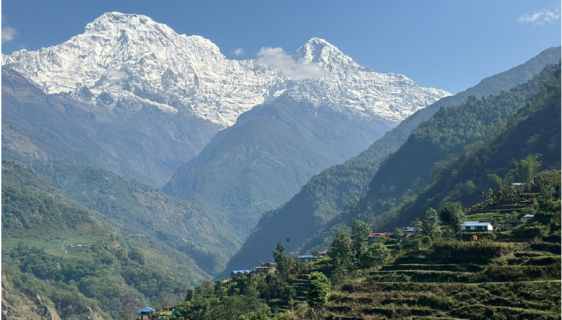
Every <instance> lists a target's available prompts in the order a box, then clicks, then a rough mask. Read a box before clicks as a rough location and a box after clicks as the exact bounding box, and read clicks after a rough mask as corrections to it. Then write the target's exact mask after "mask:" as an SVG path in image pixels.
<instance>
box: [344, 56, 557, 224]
mask: <svg viewBox="0 0 562 320" xmlns="http://www.w3.org/2000/svg"><path fill="white" fill-rule="evenodd" d="M560 108H561V105H560V68H559V65H558V68H557V70H555V71H554V72H553V73H552V76H551V79H550V81H549V82H547V83H546V84H545V85H544V86H543V87H542V88H540V90H539V92H538V93H537V94H536V95H535V96H533V98H532V99H531V100H530V101H529V102H528V103H527V104H526V106H525V107H523V108H521V109H520V110H519V111H518V112H517V114H516V115H514V116H512V117H511V118H510V119H508V121H507V122H506V123H505V124H504V123H498V124H497V125H496V126H495V127H494V129H493V130H491V131H490V133H489V135H488V136H486V137H483V139H481V140H479V141H475V142H473V143H472V144H471V145H470V146H468V147H466V148H465V150H464V152H463V153H462V154H461V155H460V157H458V158H457V159H453V160H451V161H449V162H448V163H437V164H436V165H435V167H434V168H433V169H432V170H433V172H434V175H433V176H432V180H431V181H430V182H429V184H428V185H427V186H426V187H425V188H424V189H423V190H422V192H421V193H420V194H419V195H417V196H416V197H413V198H411V199H408V200H406V201H404V204H403V205H402V206H401V207H400V208H399V209H398V210H390V211H387V212H385V213H384V214H382V215H380V216H377V211H376V210H373V209H372V208H374V205H373V204H374V203H375V202H377V201H378V199H377V198H376V196H375V195H374V194H373V193H370V192H369V193H367V195H366V197H365V198H364V199H363V200H362V202H361V203H360V204H359V206H357V207H356V208H354V210H352V211H351V213H350V214H351V215H355V214H356V215H357V216H359V217H364V218H366V219H367V220H369V221H370V223H371V225H372V226H373V227H374V228H377V229H381V228H383V229H387V228H388V229H390V228H393V227H395V226H401V225H403V224H405V223H408V221H412V220H413V218H415V217H416V216H418V215H419V213H420V212H423V211H424V210H425V209H427V208H428V207H440V206H442V205H443V204H444V203H445V202H452V201H460V202H461V203H463V204H464V205H465V206H470V205H473V204H475V203H476V202H478V200H481V199H482V192H483V191H486V190H488V189H490V188H496V187H498V184H501V183H503V181H504V180H505V179H506V178H507V180H505V181H509V176H508V177H506V175H507V174H508V173H510V172H511V174H513V172H514V171H512V170H515V172H517V169H519V168H518V167H517V166H516V165H515V164H514V163H513V160H516V161H520V160H522V159H524V158H527V157H528V156H533V155H537V158H538V159H537V161H539V164H540V166H539V167H538V168H535V170H537V171H538V170H548V169H557V170H559V169H560V154H561V149H560V122H561V118H560ZM491 175H492V176H491ZM493 175H495V176H493ZM495 177H499V178H501V179H502V181H499V180H498V179H496V178H495ZM513 178H514V179H515V180H517V181H521V180H522V179H521V176H519V175H517V176H514V177H513ZM522 182H525V181H522ZM367 217H369V218H367Z"/></svg>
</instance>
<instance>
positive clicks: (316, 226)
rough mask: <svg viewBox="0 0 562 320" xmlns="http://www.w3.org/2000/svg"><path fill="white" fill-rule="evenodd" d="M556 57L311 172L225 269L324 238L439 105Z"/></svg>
mask: <svg viewBox="0 0 562 320" xmlns="http://www.w3.org/2000/svg"><path fill="white" fill-rule="evenodd" d="M559 60H560V48H550V49H547V50H545V51H543V52H541V53H540V54H539V55H537V56H536V57H534V58H532V59H530V60H529V61H527V62H526V63H524V64H522V65H520V66H517V67H514V68H512V69H510V70H508V71H505V72H503V73H500V74H498V75H494V76H492V77H489V78H486V79H484V80H482V81H481V82H480V83H479V84H478V85H476V86H474V87H472V88H470V89H467V90H466V91H464V92H461V93H458V94H456V95H455V96H453V97H446V98H443V99H441V100H439V101H438V102H436V103H434V104H432V105H430V106H428V107H427V108H425V109H422V110H420V111H418V112H416V113H415V114H413V115H412V116H410V117H408V118H407V119H406V120H404V121H402V122H401V123H400V124H399V125H398V126H397V127H396V128H394V129H392V130H391V131H390V132H387V133H386V134H385V135H384V137H382V138H381V139H379V140H377V141H376V142H375V143H373V144H372V145H371V146H370V147H369V148H368V149H367V150H365V151H364V152H363V153H361V154H360V155H359V156H357V157H355V158H353V159H350V160H348V161H346V162H345V163H344V164H341V165H337V166H334V167H331V168H328V169H326V170H324V171H323V172H322V173H320V174H318V175H316V176H314V177H313V178H312V179H311V180H310V181H309V182H308V183H307V184H306V185H305V186H304V187H303V188H302V189H301V191H300V192H299V193H297V194H296V195H295V196H294V197H293V198H292V199H291V200H290V201H289V202H287V203H286V204H285V205H283V206H282V207H280V208H278V209H276V210H274V211H271V212H268V213H266V214H264V216H263V217H262V218H261V219H260V222H259V223H258V225H257V227H256V229H255V230H254V232H253V233H252V235H251V236H250V237H249V238H248V240H246V242H245V243H244V245H243V246H242V249H241V250H240V251H239V252H238V253H237V254H236V255H235V256H234V257H233V258H232V259H231V261H230V262H229V264H228V266H227V270H231V269H236V268H238V267H241V266H244V265H246V264H247V261H259V260H263V261H265V260H267V259H269V258H270V256H271V250H272V248H274V247H275V244H276V243H277V241H280V240H283V239H286V238H287V237H290V238H291V247H292V248H295V249H297V250H298V248H300V249H302V250H307V249H310V248H312V247H315V246H320V245H322V244H323V243H324V244H325V243H329V242H330V241H331V240H330V239H331V238H332V236H333V232H332V231H333V230H335V229H337V228H332V227H333V226H334V225H337V224H338V223H340V222H339V220H334V218H337V217H339V216H340V215H341V214H342V213H343V211H344V210H345V208H346V207H348V206H353V204H354V203H355V202H356V201H357V200H358V199H359V198H360V197H361V196H362V195H363V194H365V192H366V191H367V189H368V186H369V183H370V182H371V180H372V178H373V177H374V175H375V173H376V172H377V169H378V167H379V164H380V163H381V161H382V160H383V159H384V158H385V157H386V156H388V155H389V154H390V153H392V152H395V151H396V150H398V148H399V147H400V145H401V144H402V143H403V142H404V141H406V139H407V138H408V136H409V135H410V134H411V132H412V131H413V130H414V129H416V127H417V126H418V125H419V124H420V123H422V122H423V121H425V120H427V119H429V118H430V117H431V115H433V114H434V113H435V112H436V111H437V110H439V109H440V108H442V107H449V106H452V105H456V104H461V103H463V102H464V101H466V100H467V98H468V97H469V96H471V95H473V96H477V97H481V96H487V95H497V94H499V93H500V92H501V91H503V90H509V89H511V88H512V87H514V86H516V85H517V84H519V83H524V82H526V81H528V80H530V79H531V78H532V77H533V76H534V75H536V74H538V73H539V72H540V71H541V70H542V69H543V68H544V67H545V66H546V65H548V64H553V63H557V62H558V61H559ZM344 226H345V225H344ZM313 237H314V239H312V238H313Z"/></svg>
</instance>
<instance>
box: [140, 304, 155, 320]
mask: <svg viewBox="0 0 562 320" xmlns="http://www.w3.org/2000/svg"><path fill="white" fill-rule="evenodd" d="M152 314H154V309H152V308H150V307H144V308H142V309H140V310H139V315H140V320H148V319H150V316H151V315H152Z"/></svg>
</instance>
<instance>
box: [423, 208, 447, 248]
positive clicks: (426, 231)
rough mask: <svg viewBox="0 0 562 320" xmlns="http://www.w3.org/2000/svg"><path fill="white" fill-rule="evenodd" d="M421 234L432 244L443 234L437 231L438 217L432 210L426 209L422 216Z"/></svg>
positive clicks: (439, 230)
mask: <svg viewBox="0 0 562 320" xmlns="http://www.w3.org/2000/svg"><path fill="white" fill-rule="evenodd" d="M421 234H422V235H424V236H428V237H429V238H430V239H431V241H432V242H435V241H437V240H438V239H440V238H441V235H442V234H443V232H442V231H441V229H439V216H438V215H437V211H435V210H434V209H433V208H429V209H427V211H426V212H425V214H424V215H423V222H422V230H421Z"/></svg>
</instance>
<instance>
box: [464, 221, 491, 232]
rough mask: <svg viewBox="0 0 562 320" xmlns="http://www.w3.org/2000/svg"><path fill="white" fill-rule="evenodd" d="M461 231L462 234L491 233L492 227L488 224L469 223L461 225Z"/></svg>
mask: <svg viewBox="0 0 562 320" xmlns="http://www.w3.org/2000/svg"><path fill="white" fill-rule="evenodd" d="M461 231H464V232H493V231H494V227H493V226H492V223H490V222H474V221H469V222H465V223H463V224H461Z"/></svg>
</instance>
